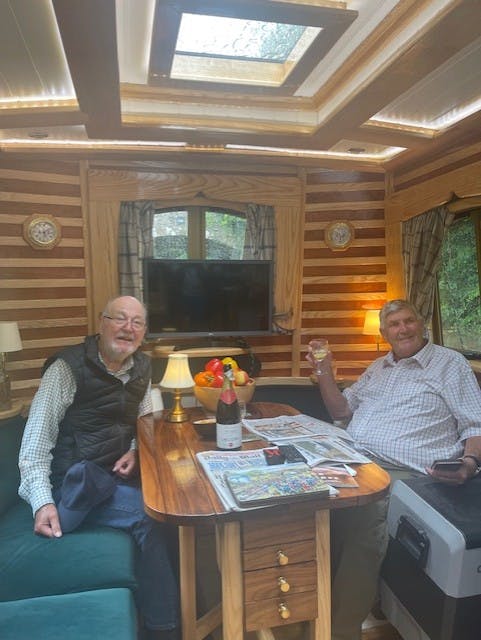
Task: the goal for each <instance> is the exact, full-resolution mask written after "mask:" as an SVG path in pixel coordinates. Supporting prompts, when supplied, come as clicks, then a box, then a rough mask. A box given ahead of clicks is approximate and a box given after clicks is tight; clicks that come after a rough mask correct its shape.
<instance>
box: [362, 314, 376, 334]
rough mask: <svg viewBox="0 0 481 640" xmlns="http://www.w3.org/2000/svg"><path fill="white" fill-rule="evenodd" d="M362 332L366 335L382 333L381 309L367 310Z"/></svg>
mask: <svg viewBox="0 0 481 640" xmlns="http://www.w3.org/2000/svg"><path fill="white" fill-rule="evenodd" d="M362 332H363V334H364V335H366V336H378V335H379V334H380V330H379V309H368V310H367V311H366V315H365V317H364V327H363V329H362Z"/></svg>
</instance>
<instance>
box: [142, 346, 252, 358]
mask: <svg viewBox="0 0 481 640" xmlns="http://www.w3.org/2000/svg"><path fill="white" fill-rule="evenodd" d="M171 353H186V354H187V355H189V356H190V357H191V358H215V357H217V356H219V355H222V356H223V357H224V356H239V355H242V354H246V353H249V350H248V349H242V348H241V347H223V346H218V347H195V348H191V349H182V348H180V349H174V346H169V347H165V346H157V347H154V348H153V349H152V357H153V358H168V357H169V355H170V354H171Z"/></svg>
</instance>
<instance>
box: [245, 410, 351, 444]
mask: <svg viewBox="0 0 481 640" xmlns="http://www.w3.org/2000/svg"><path fill="white" fill-rule="evenodd" d="M243 424H244V426H245V427H246V429H249V431H252V432H253V433H256V434H257V435H259V436H260V437H261V438H263V439H264V440H267V441H268V442H276V443H278V442H280V441H281V440H293V439H294V438H311V437H313V436H331V437H333V438H337V439H339V438H340V439H341V440H346V441H348V442H352V437H351V436H350V435H349V433H348V432H347V431H345V429H341V428H340V427H335V426H334V425H333V424H331V423H330V422H324V421H323V420H318V419H317V418H313V417H311V416H308V415H305V414H303V413H299V414H297V415H295V416H279V417H277V418H259V419H257V420H248V419H244V420H243Z"/></svg>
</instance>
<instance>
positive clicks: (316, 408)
mask: <svg viewBox="0 0 481 640" xmlns="http://www.w3.org/2000/svg"><path fill="white" fill-rule="evenodd" d="M252 402H280V403H283V404H289V405H290V406H291V407H294V408H295V409H298V410H299V411H300V412H301V413H305V414H306V415H309V416H312V417H313V418H318V419H319V420H324V421H326V422H332V418H331V416H330V415H329V412H328V411H327V409H326V407H325V405H324V402H323V401H322V398H321V393H320V391H319V389H318V387H317V386H315V385H313V384H311V383H310V382H307V383H306V385H299V384H272V385H269V384H262V385H260V384H258V385H257V386H256V389H255V391H254V396H253V398H252Z"/></svg>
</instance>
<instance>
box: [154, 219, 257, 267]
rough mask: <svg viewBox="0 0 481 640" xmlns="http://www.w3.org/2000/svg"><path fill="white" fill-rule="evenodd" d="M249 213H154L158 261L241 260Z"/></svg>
mask: <svg viewBox="0 0 481 640" xmlns="http://www.w3.org/2000/svg"><path fill="white" fill-rule="evenodd" d="M245 230H246V219H245V214H244V213H242V212H240V211H232V210H226V209H219V208H217V207H199V206H192V207H178V208H175V209H173V208H170V209H159V210H157V211H156V213H155V214H154V223H153V227H152V235H153V239H154V251H153V253H154V258H170V259H180V260H182V259H184V260H185V259H187V258H191V259H194V258H197V259H199V258H200V259H206V260H241V259H242V258H243V253H244V239H245Z"/></svg>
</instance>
